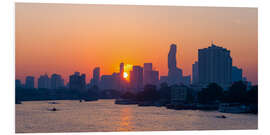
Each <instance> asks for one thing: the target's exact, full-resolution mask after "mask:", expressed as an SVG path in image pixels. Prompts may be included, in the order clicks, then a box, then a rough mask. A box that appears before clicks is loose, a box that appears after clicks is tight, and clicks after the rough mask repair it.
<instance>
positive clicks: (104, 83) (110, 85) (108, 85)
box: [100, 75, 116, 90]
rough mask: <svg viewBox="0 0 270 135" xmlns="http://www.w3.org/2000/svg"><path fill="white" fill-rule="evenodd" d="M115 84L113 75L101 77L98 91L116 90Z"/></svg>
mask: <svg viewBox="0 0 270 135" xmlns="http://www.w3.org/2000/svg"><path fill="white" fill-rule="evenodd" d="M115 83H116V80H115V76H114V75H102V76H101V80H100V89H102V90H106V89H116V88H115Z"/></svg>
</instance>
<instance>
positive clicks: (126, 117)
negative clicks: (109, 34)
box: [15, 100, 258, 133]
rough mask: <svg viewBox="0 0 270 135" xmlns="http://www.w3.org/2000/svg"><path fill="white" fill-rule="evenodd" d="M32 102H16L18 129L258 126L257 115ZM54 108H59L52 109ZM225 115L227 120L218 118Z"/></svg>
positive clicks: (109, 102)
mask: <svg viewBox="0 0 270 135" xmlns="http://www.w3.org/2000/svg"><path fill="white" fill-rule="evenodd" d="M49 102H51V101H30V102H23V103H22V104H17V105H16V122H15V123H16V132H17V133H22V132H27V133H35V132H102V131H168V130H220V129H223V130H226V129H257V123H258V117H257V115H254V114H229V113H220V112H217V111H199V110H169V109H166V108H165V107H138V106H137V105H116V104H114V100H99V101H93V102H81V103H80V102H79V101H69V100H61V101H55V102H57V103H59V104H49ZM53 107H55V108H56V109H59V110H57V111H50V109H52V108H53ZM220 115H225V116H226V117H227V118H226V119H221V118H216V116H220Z"/></svg>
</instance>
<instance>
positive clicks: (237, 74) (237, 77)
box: [232, 66, 243, 82]
mask: <svg viewBox="0 0 270 135" xmlns="http://www.w3.org/2000/svg"><path fill="white" fill-rule="evenodd" d="M242 72H243V71H242V69H240V68H238V67H236V66H232V82H237V81H242V80H243V76H242Z"/></svg>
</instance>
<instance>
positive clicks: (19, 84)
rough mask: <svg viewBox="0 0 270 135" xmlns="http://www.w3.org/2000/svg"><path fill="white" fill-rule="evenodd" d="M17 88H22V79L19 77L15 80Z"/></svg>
mask: <svg viewBox="0 0 270 135" xmlns="http://www.w3.org/2000/svg"><path fill="white" fill-rule="evenodd" d="M15 88H22V83H21V80H18V79H16V80H15Z"/></svg>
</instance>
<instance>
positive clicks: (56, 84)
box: [51, 74, 64, 89]
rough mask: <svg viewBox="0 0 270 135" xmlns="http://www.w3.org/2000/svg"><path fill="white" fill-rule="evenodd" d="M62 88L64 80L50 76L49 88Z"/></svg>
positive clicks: (56, 76) (59, 76) (54, 75)
mask: <svg viewBox="0 0 270 135" xmlns="http://www.w3.org/2000/svg"><path fill="white" fill-rule="evenodd" d="M63 87H64V79H62V77H61V75H58V74H52V76H51V88H52V89H59V88H63Z"/></svg>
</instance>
